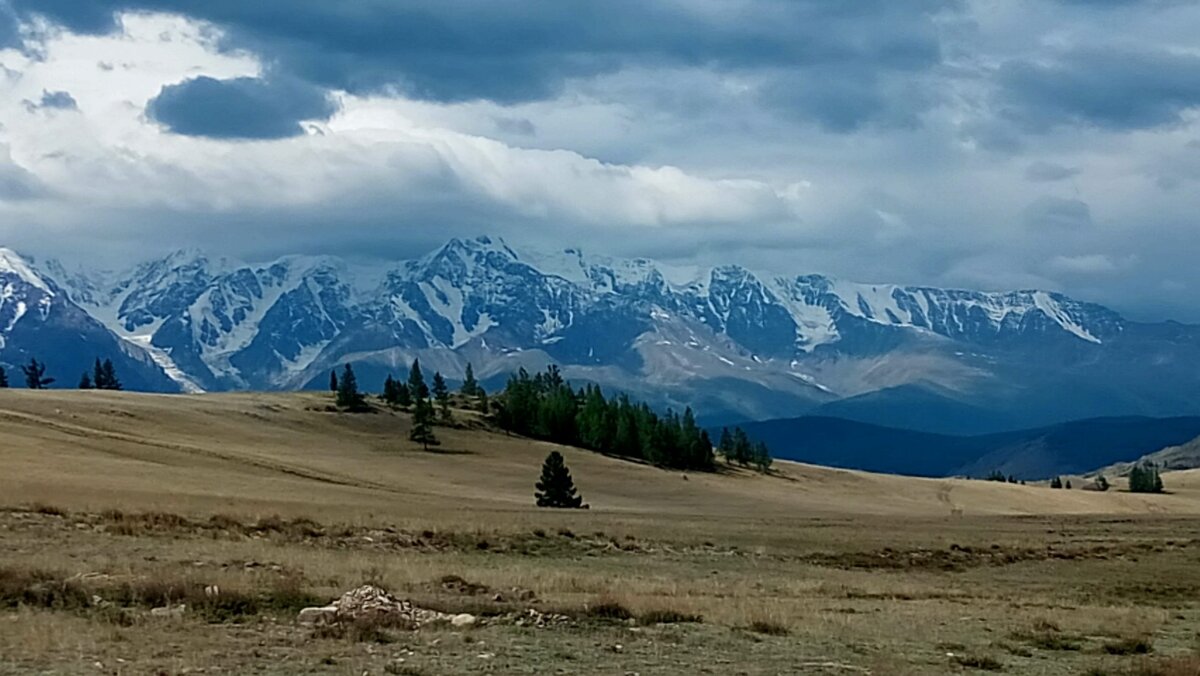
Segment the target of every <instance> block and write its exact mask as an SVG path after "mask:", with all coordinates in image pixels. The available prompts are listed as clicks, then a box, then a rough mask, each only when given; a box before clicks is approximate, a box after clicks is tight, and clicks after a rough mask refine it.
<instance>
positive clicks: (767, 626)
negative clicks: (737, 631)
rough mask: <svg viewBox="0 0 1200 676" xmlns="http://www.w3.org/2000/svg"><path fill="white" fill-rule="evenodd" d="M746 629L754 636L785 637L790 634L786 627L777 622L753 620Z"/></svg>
mask: <svg viewBox="0 0 1200 676" xmlns="http://www.w3.org/2000/svg"><path fill="white" fill-rule="evenodd" d="M746 628H747V629H748V630H750V631H752V632H754V633H755V634H764V635H766V636H787V635H788V634H789V633H791V632H790V631H788V628H787V627H785V626H783V625H782V624H780V623H779V622H775V621H774V620H766V619H757V620H754V621H752V622H751V623H750V624H749V625H747V626H746Z"/></svg>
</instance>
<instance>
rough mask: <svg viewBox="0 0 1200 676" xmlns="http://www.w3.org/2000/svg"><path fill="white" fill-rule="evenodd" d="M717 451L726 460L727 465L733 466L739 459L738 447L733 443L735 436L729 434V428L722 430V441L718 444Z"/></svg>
mask: <svg viewBox="0 0 1200 676" xmlns="http://www.w3.org/2000/svg"><path fill="white" fill-rule="evenodd" d="M717 451H718V452H719V453H720V454H721V457H722V458H725V462H726V463H727V464H730V465H732V464H733V461H734V460H736V459H737V447H736V446H734V443H733V435H732V434H730V433H729V428H728V427H722V428H721V440H720V441H718V442H717Z"/></svg>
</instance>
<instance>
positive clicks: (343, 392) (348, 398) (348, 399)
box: [337, 364, 367, 412]
mask: <svg viewBox="0 0 1200 676" xmlns="http://www.w3.org/2000/svg"><path fill="white" fill-rule="evenodd" d="M337 405H338V406H339V407H341V408H344V409H346V410H348V411H352V412H353V411H362V410H365V409H366V407H367V402H366V400H365V399H364V398H363V395H362V393H361V392H359V391H358V379H357V378H356V377H355V376H354V368H353V367H351V366H350V365H349V364H346V366H345V368H344V369H342V377H341V379H340V381H339V382H338V389H337Z"/></svg>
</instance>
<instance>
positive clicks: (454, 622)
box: [450, 613, 478, 628]
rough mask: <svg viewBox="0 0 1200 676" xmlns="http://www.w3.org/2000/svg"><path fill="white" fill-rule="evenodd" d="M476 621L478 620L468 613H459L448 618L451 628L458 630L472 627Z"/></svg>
mask: <svg viewBox="0 0 1200 676" xmlns="http://www.w3.org/2000/svg"><path fill="white" fill-rule="evenodd" d="M477 621H478V620H476V618H475V616H474V615H472V614H470V613H461V614H459V615H455V616H454V617H452V618H450V624H451V626H455V627H459V628H463V627H473V626H475V623H476V622H477Z"/></svg>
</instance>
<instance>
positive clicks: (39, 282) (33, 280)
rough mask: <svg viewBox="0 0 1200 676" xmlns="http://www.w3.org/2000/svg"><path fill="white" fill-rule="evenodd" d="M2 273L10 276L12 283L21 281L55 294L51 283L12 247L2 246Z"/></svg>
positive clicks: (0, 265)
mask: <svg viewBox="0 0 1200 676" xmlns="http://www.w3.org/2000/svg"><path fill="white" fill-rule="evenodd" d="M0 275H2V276H4V277H7V278H9V281H10V283H11V282H12V281H19V282H22V283H24V284H28V285H29V286H32V287H34V288H35V289H37V290H39V291H41V292H43V293H46V294H50V295H54V292H53V291H52V290H51V289H50V285H49V284H47V283H46V281H45V280H44V279H42V278H41V276H39V275H38V274H37V273H36V272H34V270H33V266H32V265H31V264H30V263H29V262H28V261H26V260H25V259H24V258H22V257H21V255H20V254H18V253H17V252H15V251H13V250H12V249H8V248H4V247H0Z"/></svg>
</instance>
